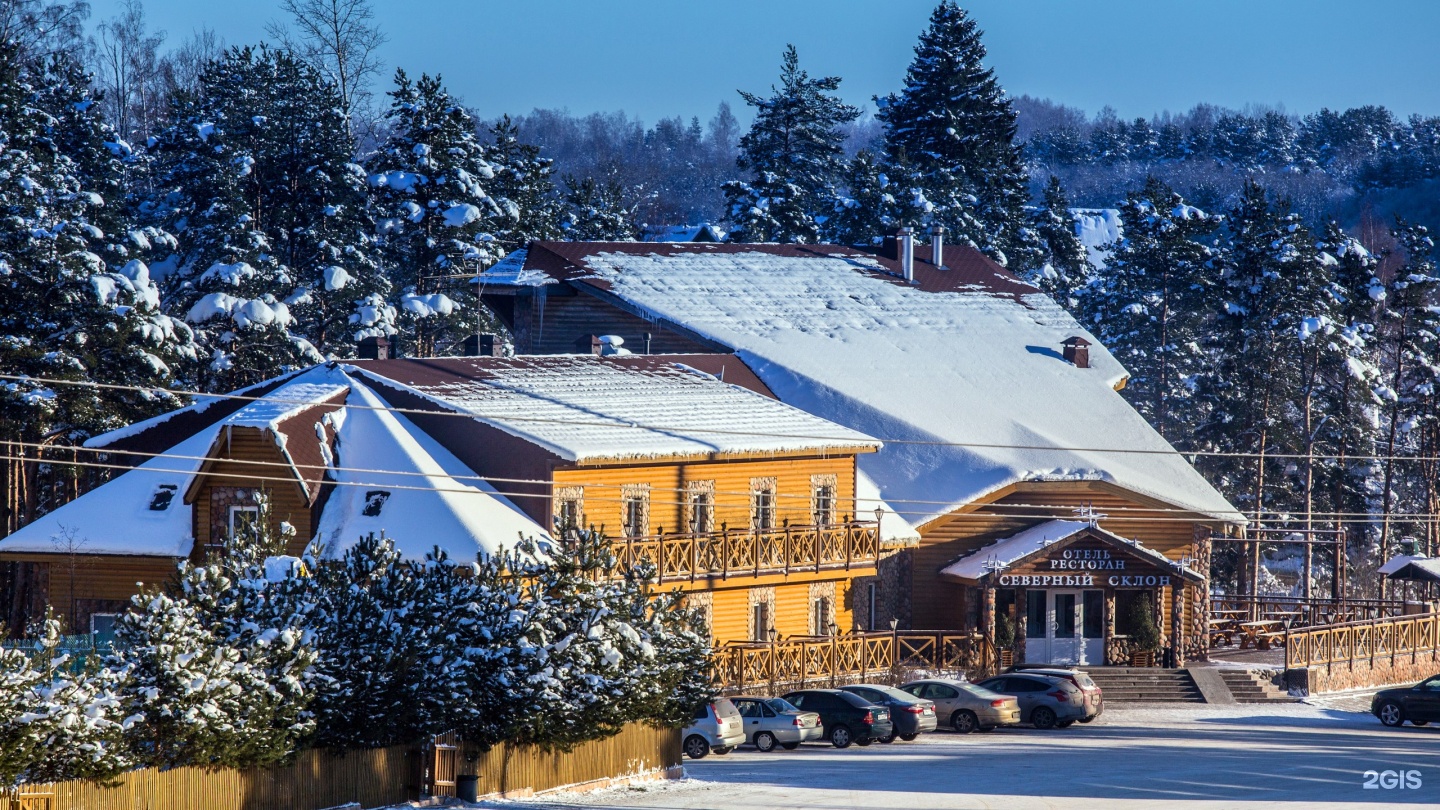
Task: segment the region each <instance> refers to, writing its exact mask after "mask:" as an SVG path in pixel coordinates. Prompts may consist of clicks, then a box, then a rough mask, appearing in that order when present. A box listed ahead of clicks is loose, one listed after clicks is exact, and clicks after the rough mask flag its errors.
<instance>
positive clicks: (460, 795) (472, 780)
mask: <svg viewBox="0 0 1440 810" xmlns="http://www.w3.org/2000/svg"><path fill="white" fill-rule="evenodd" d="M455 798H457V799H459V800H460V801H462V802H474V801H479V800H480V777H478V776H464V775H462V776H457V777H455Z"/></svg>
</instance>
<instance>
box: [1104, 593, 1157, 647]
mask: <svg viewBox="0 0 1440 810" xmlns="http://www.w3.org/2000/svg"><path fill="white" fill-rule="evenodd" d="M1142 600H1143V602H1145V603H1150V604H1154V596H1153V595H1152V594H1151V593H1150V591H1116V593H1115V633H1116V634H1117V635H1122V636H1130V635H1134V634H1135V625H1134V621H1135V612H1136V609H1137V608H1140V607H1141V603H1142ZM1150 616H1151V618H1152V619H1153V618H1155V612H1154V610H1153V609H1152V610H1151V611H1150ZM1157 624H1158V621H1157Z"/></svg>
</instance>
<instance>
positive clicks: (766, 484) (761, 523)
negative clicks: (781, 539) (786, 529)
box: [750, 478, 775, 532]
mask: <svg viewBox="0 0 1440 810" xmlns="http://www.w3.org/2000/svg"><path fill="white" fill-rule="evenodd" d="M750 528H751V529H752V530H754V531H757V532H768V531H770V530H771V529H773V528H775V479H774V478H752V479H750Z"/></svg>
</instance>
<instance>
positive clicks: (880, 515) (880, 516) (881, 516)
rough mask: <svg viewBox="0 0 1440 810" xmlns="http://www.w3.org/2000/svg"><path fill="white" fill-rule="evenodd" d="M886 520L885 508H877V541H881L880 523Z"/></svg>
mask: <svg viewBox="0 0 1440 810" xmlns="http://www.w3.org/2000/svg"><path fill="white" fill-rule="evenodd" d="M884 518H885V507H883V506H877V507H875V540H876V541H877V542H878V541H879V540H880V521H881V520H883V519H884Z"/></svg>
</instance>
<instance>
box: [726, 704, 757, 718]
mask: <svg viewBox="0 0 1440 810" xmlns="http://www.w3.org/2000/svg"><path fill="white" fill-rule="evenodd" d="M731 702H732V703H734V704H735V708H737V709H739V710H740V716H741V717H760V716H761V715H762V712H761V711H760V701H758V700H735V701H731Z"/></svg>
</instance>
